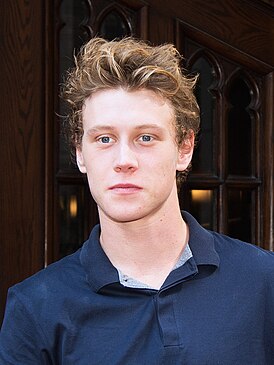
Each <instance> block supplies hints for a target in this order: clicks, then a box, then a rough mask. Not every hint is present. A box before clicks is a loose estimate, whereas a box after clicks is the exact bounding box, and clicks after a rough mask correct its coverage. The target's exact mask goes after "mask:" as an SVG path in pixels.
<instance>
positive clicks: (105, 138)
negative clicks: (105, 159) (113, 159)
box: [97, 136, 113, 144]
mask: <svg viewBox="0 0 274 365" xmlns="http://www.w3.org/2000/svg"><path fill="white" fill-rule="evenodd" d="M97 141H98V142H99V143H103V144H108V143H111V142H113V139H112V138H111V137H108V136H102V137H99V138H98V139H97Z"/></svg>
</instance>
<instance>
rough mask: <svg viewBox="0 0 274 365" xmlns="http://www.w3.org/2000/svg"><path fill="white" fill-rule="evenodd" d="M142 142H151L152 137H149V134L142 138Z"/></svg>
mask: <svg viewBox="0 0 274 365" xmlns="http://www.w3.org/2000/svg"><path fill="white" fill-rule="evenodd" d="M141 140H142V142H151V140H152V137H151V136H148V135H147V134H144V135H143V136H141Z"/></svg>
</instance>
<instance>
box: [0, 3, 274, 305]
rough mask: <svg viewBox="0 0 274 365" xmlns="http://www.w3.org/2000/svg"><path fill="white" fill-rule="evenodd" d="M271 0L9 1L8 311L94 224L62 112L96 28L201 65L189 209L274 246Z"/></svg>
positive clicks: (2, 264)
mask: <svg viewBox="0 0 274 365" xmlns="http://www.w3.org/2000/svg"><path fill="white" fill-rule="evenodd" d="M271 2H272V0H265V1H260V0H223V1H218V0H211V1H206V2H205V1H204V0H184V1H181V0H169V1H168V2H167V1H166V0H117V1H114V0H81V1H79V0H50V1H43V0H39V1H35V6H34V5H33V2H25V1H23V0H15V1H12V2H10V1H9V0H3V1H1V12H0V14H1V27H0V36H1V39H2V40H3V42H1V47H2V52H1V54H2V57H1V61H0V62H1V65H0V66H1V67H0V72H1V85H0V93H1V100H2V107H1V156H2V164H3V169H2V171H3V173H2V176H1V180H0V182H1V189H0V190H1V194H2V195H1V223H0V228H1V232H0V237H1V259H0V260H1V261H0V277H1V293H0V295H1V312H3V308H4V302H5V297H6V291H7V288H8V287H9V286H10V285H12V284H14V283H15V282H18V281H20V280H22V279H24V278H25V277H26V276H28V275H30V274H32V273H34V272H35V271H37V270H38V269H40V268H42V267H43V266H44V265H47V264H49V263H50V262H52V261H54V260H57V259H58V258H59V257H61V256H63V255H66V254H68V253H70V252H71V251H73V250H75V249H76V248H77V247H79V246H80V245H81V243H82V242H83V240H84V239H85V238H87V236H88V233H89V231H90V229H91V228H92V226H93V225H94V224H96V222H97V221H98V217H97V213H96V206H95V204H94V202H93V201H92V199H91V197H90V194H89V190H88V186H87V183H86V181H85V178H84V177H83V176H81V175H80V174H79V172H78V171H77V169H76V167H75V166H74V165H73V163H72V162H71V159H70V153H69V151H68V148H67V146H66V143H65V141H64V138H63V137H62V134H61V135H60V131H61V126H60V125H61V121H60V117H58V116H57V115H58V114H63V113H64V112H65V110H64V106H63V105H62V104H60V101H59V98H58V93H59V84H60V83H61V82H62V75H63V73H64V71H65V70H66V69H67V68H68V67H70V66H71V65H72V58H73V50H74V48H76V49H79V47H80V46H81V45H82V44H83V43H84V42H85V41H86V40H88V39H89V38H90V37H93V36H95V35H97V34H98V35H102V36H104V37H106V38H114V37H121V36H124V35H133V36H135V37H140V38H142V39H145V40H149V41H150V42H152V43H153V44H159V43H164V42H172V43H175V44H176V46H177V47H178V49H179V50H180V51H181V52H182V53H183V54H184V56H185V61H184V66H186V67H187V68H188V69H189V70H190V72H193V73H196V72H199V73H200V81H199V85H198V87H197V90H196V92H197V98H198V100H199V103H200V106H201V115H202V117H201V133H200V135H199V143H198V147H197V149H196V152H195V156H194V160H193V169H192V171H191V173H190V175H189V177H188V180H187V182H186V184H185V185H184V187H183V189H182V191H181V192H180V203H181V206H182V208H183V209H186V210H189V211H190V212H192V213H193V214H194V216H196V217H197V218H198V220H199V221H200V222H201V223H202V224H203V225H204V226H205V227H208V228H213V229H215V230H218V231H220V232H224V233H228V234H231V235H233V236H236V237H240V238H243V239H247V240H250V241H252V242H253V243H254V244H258V245H260V246H263V247H265V248H268V249H273V67H274V47H273V44H274V16H273V15H274V10H273V9H274V8H273V4H271Z"/></svg>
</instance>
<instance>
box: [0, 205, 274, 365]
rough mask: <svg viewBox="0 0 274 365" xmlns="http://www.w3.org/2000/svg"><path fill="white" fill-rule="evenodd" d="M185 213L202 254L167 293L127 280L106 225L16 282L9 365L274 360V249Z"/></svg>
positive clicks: (2, 356) (7, 338)
mask: <svg viewBox="0 0 274 365" xmlns="http://www.w3.org/2000/svg"><path fill="white" fill-rule="evenodd" d="M183 216H184V219H185V220H186V222H187V224H188V225H189V230H190V239H189V245H190V248H191V251H192V254H193V257H191V258H190V259H189V260H188V261H187V262H186V263H185V264H184V265H183V266H181V267H179V268H177V269H175V270H174V271H172V272H171V273H170V275H169V276H168V277H167V279H166V281H165V283H164V284H163V285H162V287H161V289H160V290H153V289H140V288H127V287H124V286H123V285H121V284H120V282H119V276H118V272H117V270H116V269H115V268H114V267H113V266H112V264H111V262H110V261H109V259H108V258H107V256H106V255H105V253H104V251H103V250H102V248H101V246H100V243H99V234H100V228H99V226H97V227H95V228H94V229H93V231H92V233H91V235H90V238H89V240H88V241H87V242H85V243H84V245H83V247H82V248H81V249H80V250H78V251H77V252H76V253H75V254H73V255H71V256H68V257H66V258H64V259H62V260H60V261H59V262H57V263H55V264H52V265H50V266H49V267H48V268H46V269H44V270H42V271H41V272H39V273H37V274H36V275H34V276H32V277H31V278H29V279H27V280H25V281H23V282H22V283H20V284H17V285H16V286H14V287H13V288H11V289H10V291H9V297H8V302H7V307H6V314H5V320H4V322H3V326H2V330H1V335H0V363H1V364H5V365H6V364H12V365H15V364H16V365H30V364H35V365H38V364H52V365H53V364H54V365H57V364H62V365H78V364H79V365H95V364H96V365H97V364H98V365H110V364H111V365H118V364H119V365H143V364H144V365H146V364H149V365H161V364H162V365H169V364H170V365H177V364H178V365H179V364H187V365H194V364H195V365H207V364H208V365H217V364H220V365H232V364H233V365H271V364H274V254H273V253H271V252H267V251H264V250H262V249H259V248H257V247H255V246H252V245H250V244H246V243H243V242H240V241H238V240H235V239H231V238H229V237H226V236H223V235H220V234H217V233H213V232H209V231H207V230H205V229H204V228H202V227H201V226H200V225H199V224H198V223H197V222H196V221H195V220H194V218H193V217H191V215H189V214H188V213H185V212H184V213H183ZM159 244H160V243H159Z"/></svg>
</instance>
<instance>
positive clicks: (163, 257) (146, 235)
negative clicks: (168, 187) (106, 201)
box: [100, 204, 188, 288]
mask: <svg viewBox="0 0 274 365" xmlns="http://www.w3.org/2000/svg"><path fill="white" fill-rule="evenodd" d="M100 213H101V214H100V222H101V237H100V240H101V245H102V248H103V250H104V251H105V253H106V255H107V256H108V258H109V259H110V261H111V262H112V264H113V265H114V266H115V267H116V268H117V269H119V270H121V271H122V272H123V273H124V274H127V275H128V276H130V277H132V278H134V279H136V280H138V281H141V282H143V283H145V284H148V285H151V286H153V287H156V288H159V287H160V286H161V285H162V283H163V282H164V281H165V279H166V277H167V276H168V274H169V273H170V271H171V270H172V268H173V267H174V265H175V264H176V262H177V261H178V259H179V257H180V255H181V253H182V252H183V250H184V248H185V246H186V244H187V241H188V228H187V225H186V224H185V222H184V221H183V219H182V216H181V213H180V209H179V204H177V205H176V209H174V207H172V209H167V210H166V209H162V210H161V211H159V212H158V213H157V214H155V215H153V217H150V218H149V219H141V220H138V221H134V222H127V223H117V222H114V221H112V220H111V219H109V218H108V217H106V216H104V215H103V214H102V212H100Z"/></svg>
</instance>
